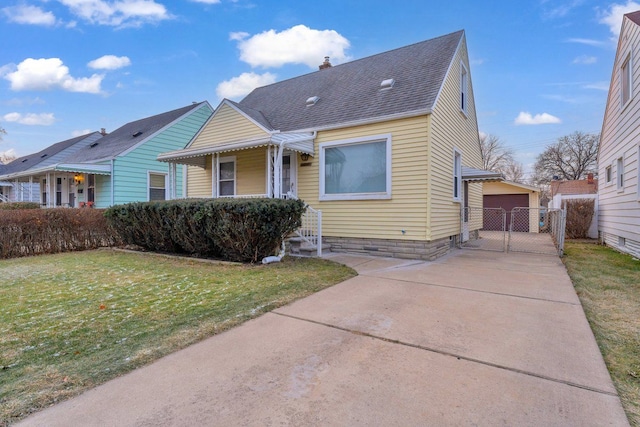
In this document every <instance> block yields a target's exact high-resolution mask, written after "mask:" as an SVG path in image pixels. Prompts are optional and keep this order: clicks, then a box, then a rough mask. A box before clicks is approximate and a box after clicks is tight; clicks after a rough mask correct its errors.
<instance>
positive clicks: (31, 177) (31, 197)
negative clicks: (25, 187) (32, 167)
mask: <svg viewBox="0 0 640 427" xmlns="http://www.w3.org/2000/svg"><path fill="white" fill-rule="evenodd" d="M29 201H30V202H33V176H32V175H30V176H29Z"/></svg>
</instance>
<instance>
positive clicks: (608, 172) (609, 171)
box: [605, 165, 613, 184]
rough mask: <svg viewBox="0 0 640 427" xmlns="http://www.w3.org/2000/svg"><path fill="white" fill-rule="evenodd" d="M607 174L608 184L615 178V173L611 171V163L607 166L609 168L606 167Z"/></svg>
mask: <svg viewBox="0 0 640 427" xmlns="http://www.w3.org/2000/svg"><path fill="white" fill-rule="evenodd" d="M605 175H606V176H605V179H606V182H607V184H609V183H611V180H612V179H613V175H612V173H611V165H609V166H607V168H606V169H605Z"/></svg>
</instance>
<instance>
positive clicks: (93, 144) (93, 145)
mask: <svg viewBox="0 0 640 427" xmlns="http://www.w3.org/2000/svg"><path fill="white" fill-rule="evenodd" d="M96 145H98V143H97V142H92V143H91V144H89V148H93V147H95V146H96Z"/></svg>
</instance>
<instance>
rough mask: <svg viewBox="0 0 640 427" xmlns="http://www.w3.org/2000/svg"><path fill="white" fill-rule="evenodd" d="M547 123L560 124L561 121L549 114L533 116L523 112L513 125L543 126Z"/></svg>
mask: <svg viewBox="0 0 640 427" xmlns="http://www.w3.org/2000/svg"><path fill="white" fill-rule="evenodd" d="M548 123H562V121H561V120H560V119H559V118H557V117H555V116H552V115H551V114H547V113H542V114H536V115H535V116H533V115H531V113H527V112H525V111H521V112H520V114H518V117H516V119H515V121H514V124H515V125H544V124H548Z"/></svg>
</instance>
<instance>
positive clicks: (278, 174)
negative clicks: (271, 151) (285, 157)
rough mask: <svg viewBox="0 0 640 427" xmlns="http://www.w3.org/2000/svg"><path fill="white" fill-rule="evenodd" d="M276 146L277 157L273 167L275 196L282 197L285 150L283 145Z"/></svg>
mask: <svg viewBox="0 0 640 427" xmlns="http://www.w3.org/2000/svg"><path fill="white" fill-rule="evenodd" d="M274 148H275V150H276V156H275V157H276V158H275V165H274V168H273V197H275V198H278V199H279V198H281V197H282V152H283V151H284V150H283V147H282V145H280V146H275V147H274Z"/></svg>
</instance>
